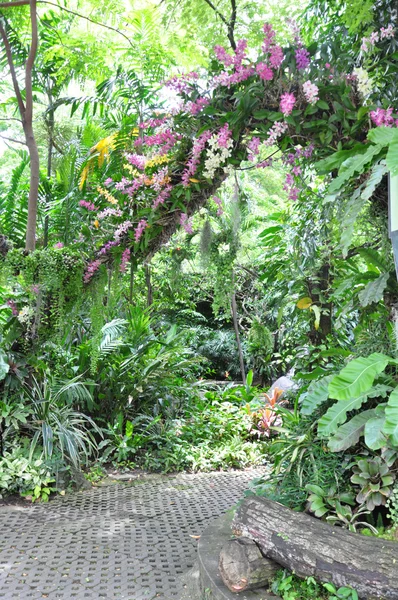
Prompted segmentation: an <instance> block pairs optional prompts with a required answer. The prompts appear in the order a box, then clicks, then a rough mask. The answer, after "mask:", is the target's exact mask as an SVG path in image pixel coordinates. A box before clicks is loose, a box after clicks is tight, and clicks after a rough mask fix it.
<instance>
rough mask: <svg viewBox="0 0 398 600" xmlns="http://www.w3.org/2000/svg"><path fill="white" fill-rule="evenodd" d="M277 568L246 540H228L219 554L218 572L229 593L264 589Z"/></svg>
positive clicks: (254, 544)
mask: <svg viewBox="0 0 398 600" xmlns="http://www.w3.org/2000/svg"><path fill="white" fill-rule="evenodd" d="M279 568H280V567H279V565H277V564H276V563H275V562H274V561H272V560H269V559H268V558H264V556H263V555H262V554H261V552H260V550H259V548H258V546H257V544H256V543H255V542H253V540H250V539H248V538H238V539H236V540H229V541H228V542H227V543H226V544H224V546H223V548H222V550H221V553H220V563H219V572H220V575H221V578H222V580H223V582H224V583H225V585H226V586H227V588H228V589H229V590H231V592H243V591H245V590H254V589H257V588H261V587H266V586H268V583H269V581H270V579H272V577H273V576H274V575H275V573H276V571H277V570H278V569H279Z"/></svg>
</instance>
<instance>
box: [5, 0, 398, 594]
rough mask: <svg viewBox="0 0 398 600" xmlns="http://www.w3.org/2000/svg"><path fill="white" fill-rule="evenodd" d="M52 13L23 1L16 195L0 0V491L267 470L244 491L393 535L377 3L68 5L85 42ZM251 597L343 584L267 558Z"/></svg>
mask: <svg viewBox="0 0 398 600" xmlns="http://www.w3.org/2000/svg"><path fill="white" fill-rule="evenodd" d="M27 3H28V2H27ZM196 4H198V6H196ZM202 4H203V5H202ZM278 4H280V3H278ZM199 5H200V6H199ZM55 6H56V5H55ZM55 6H53V5H52V8H51V9H49V7H48V6H47V3H46V2H44V0H42V2H38V7H37V15H38V16H39V20H38V39H39V41H40V45H39V49H38V51H37V55H36V56H35V61H34V64H33V67H32V73H31V76H32V81H33V84H34V85H33V87H34V90H33V91H34V93H32V95H31V101H32V103H33V105H34V110H35V113H34V114H35V115H36V119H35V120H34V122H33V124H32V127H33V132H34V138H35V144H36V147H37V148H36V149H37V154H38V157H39V159H40V164H41V167H40V169H39V173H38V178H39V183H38V189H37V196H36V200H37V201H38V204H37V207H36V208H35V206H34V203H33V204H32V189H33V188H32V173H33V174H34V164H33V162H32V147H31V146H30V145H29V144H30V142H29V143H28V141H26V143H27V145H28V150H29V152H28V153H27V152H26V151H25V150H21V145H22V144H24V140H23V139H22V137H21V131H19V127H20V123H18V120H20V119H19V118H20V116H21V114H19V113H18V110H19V111H20V110H21V107H20V106H19V108H18V97H17V96H18V93H17V91H18V89H20V90H21V89H22V90H23V93H24V94H25V96H26V102H27V103H28V99H29V89H27V90H25V89H24V88H23V86H24V78H23V75H24V72H25V71H24V69H25V70H26V58H27V56H30V55H31V49H32V39H33V37H31V36H32V35H33V33H34V32H33V29H32V28H31V25H32V23H33V20H32V15H31V13H30V12H29V10H28V7H26V6H16V7H12V8H10V7H7V6H5V4H3V3H0V23H1V31H2V32H3V34H2V39H3V45H4V48H3V50H4V49H7V48H8V47H9V49H10V51H11V53H12V62H11V63H10V59H9V55H8V54H7V52H5V53H3V54H2V57H1V62H0V69H2V72H3V73H4V75H7V76H5V77H4V78H3V79H2V81H1V83H0V91H1V93H2V97H1V102H0V111H1V117H0V118H1V121H0V130H1V133H0V140H1V139H2V140H3V142H2V144H3V145H2V146H0V153H1V155H0V173H1V181H0V228H1V229H0V455H1V458H0V463H1V472H0V492H1V493H2V494H6V493H13V494H15V493H19V494H22V495H25V496H28V497H31V498H32V499H33V500H34V501H37V500H47V499H48V498H49V497H50V495H51V494H52V493H54V492H56V491H57V490H58V491H60V490H63V489H64V488H65V486H67V485H68V482H70V481H73V480H75V481H76V482H77V481H78V480H79V471H80V470H81V469H84V470H85V471H88V474H87V477H88V478H89V479H90V480H91V481H95V480H96V479H97V478H99V477H101V474H102V473H103V472H105V469H106V468H107V465H109V464H112V465H117V466H118V467H119V468H125V469H132V468H137V467H139V468H143V469H147V470H157V471H162V472H169V471H173V470H182V469H187V470H211V469H222V468H228V467H233V468H239V467H246V466H248V465H261V464H263V463H267V464H268V469H267V476H266V477H264V478H261V479H259V480H256V481H255V482H254V483H253V485H252V488H251V491H250V493H258V494H266V495H267V496H269V497H270V498H273V499H275V500H277V501H279V502H282V503H283V504H286V505H287V506H289V507H291V508H294V509H296V510H307V511H308V512H310V513H312V514H313V515H314V516H315V517H317V518H322V519H325V520H326V521H328V522H329V523H330V524H331V525H333V526H341V527H345V528H347V529H348V530H350V531H352V532H357V533H361V534H364V535H383V536H385V537H387V538H389V539H395V535H396V534H395V531H396V527H397V526H398V499H397V498H398V492H397V482H396V481H397V480H396V471H397V464H398V395H397V389H398V388H397V361H398V358H397V331H398V329H397V327H398V325H397V319H398V284H397V276H396V271H395V264H394V256H393V253H392V249H391V242H390V239H389V223H388V217H389V209H388V188H389V178H391V177H395V176H396V175H397V174H398V134H397V126H398V106H397V101H398V92H397V77H396V75H397V61H398V23H397V21H398V15H397V9H396V6H395V3H393V2H391V1H390V0H376V1H372V0H369V1H368V0H367V1H366V2H359V1H358V0H350V2H347V3H345V4H344V5H341V3H339V2H330V1H324V0H311V2H310V3H309V4H308V6H307V7H306V8H305V10H304V9H303V10H304V12H303V13H302V14H299V13H300V10H299V9H300V7H299V6H293V11H294V12H296V13H297V17H298V18H297V21H292V20H290V21H289V20H288V21H287V22H285V20H284V17H285V12H286V9H285V5H282V4H280V10H279V12H278V11H276V12H277V13H278V14H276V13H275V14H273V16H272V15H271V17H272V18H270V17H269V16H268V17H267V18H268V21H267V22H266V23H265V24H264V21H265V17H264V19H263V18H262V15H265V14H268V15H269V13H270V8H272V3H270V2H266V1H264V2H262V3H260V5H258V6H257V4H256V5H254V4H253V3H251V4H250V3H249V5H247V6H246V5H245V6H243V5H240V3H239V4H238V6H237V7H236V4H235V2H231V4H230V3H229V2H227V0H225V1H224V0H220V2H219V3H217V5H213V4H212V3H209V2H206V1H205V0H203V3H195V7H193V6H192V3H189V2H185V1H184V2H182V3H181V2H179V3H174V2H171V1H168V2H165V3H162V4H161V6H160V7H157V8H156V10H155V7H153V6H152V5H150V4H149V3H148V4H145V7H143V8H142V10H140V11H137V12H131V14H129V15H128V16H127V17H126V18H125V16H124V5H123V7H120V6H119V5H118V4H117V3H115V4H114V5H112V6H109V8H107V9H106V10H107V12H106V13H104V14H103V16H101V10H102V7H99V6H97V5H96V3H95V2H91V1H90V2H89V1H88V0H87V1H86V2H84V3H83V7H86V8H87V9H88V8H90V9H91V12H90V15H91V17H90V19H91V27H94V28H95V31H97V30H98V31H101V34H99V36H96V35H94V34H90V35H88V36H86V35H85V30H84V31H83V29H82V24H81V22H82V16H81V14H80V13H79V14H80V16H79V14H76V13H77V12H78V11H75V10H72V12H70V11H69V12H67V11H65V10H64V8H65V7H64V8H62V7H59V10H58V9H56V8H55ZM234 7H235V8H236V12H234ZM31 8H32V2H31V3H30V9H31ZM231 11H232V12H231ZM271 12H272V11H271ZM87 13H88V11H87ZM84 16H86V15H83V17H84ZM282 17H283V18H282ZM101 19H102V20H101ZM260 19H261V21H260ZM203 23H206V24H207V26H206V27H203ZM220 23H221V24H222V29H221V33H220V27H219V24H220ZM188 26H189V27H191V32H192V35H191V36H187V35H185V30H186V28H187V27H188ZM109 27H110V29H109ZM107 28H108V29H107ZM113 36H116V37H117V38H118V40H119V42H120V43H119V42H117V43H116V42H115V41H114V39H113ZM241 36H243V37H241ZM67 39H68V41H69V43H68V44H65V43H64V42H65V41H66V40H67ZM211 40H212V41H215V42H216V44H217V45H216V46H215V47H214V48H211V45H210V41H211ZM7 44H8V45H7ZM72 47H78V48H79V50H80V54H81V55H80V57H79V56H78V55H77V53H74V52H72V53H71V52H70V49H71V48H72ZM10 65H13V66H14V69H15V73H16V78H17V80H18V86H15V85H13V83H12V80H11V79H10V78H9V77H8V73H9V69H10ZM192 67H193V68H194V69H195V70H192ZM27 87H28V88H29V86H27ZM22 114H23V112H22ZM25 129H26V128H25ZM25 129H24V131H25V133H26V130H25ZM26 140H27V138H26ZM32 211H33V212H32ZM32 214H33V216H34V225H35V230H36V234H35V236H34V237H33V242H34V243H33V246H32V236H31V233H32V231H31V225H32ZM29 236H30V237H29ZM29 240H30V241H29ZM283 375H288V376H289V377H290V378H291V379H292V380H293V381H294V387H292V388H290V389H289V391H288V392H286V393H285V394H282V393H281V391H280V390H278V389H277V388H275V387H274V388H272V391H271V392H269V391H268V392H267V393H266V391H267V390H269V388H270V386H271V384H272V383H273V382H274V381H275V380H276V379H277V378H278V377H280V376H283ZM90 469H91V470H90ZM102 469H104V471H102ZM274 591H275V592H277V593H279V594H281V595H282V597H283V598H286V599H289V600H290V599H294V598H307V597H308V598H309V597H311V598H315V597H319V598H350V597H351V598H353V599H354V598H355V597H356V596H355V594H356V592H355V591H354V590H349V589H346V588H341V589H332V588H331V587H325V586H323V587H322V586H321V585H320V584H318V583H317V582H315V581H313V580H311V579H309V580H306V581H298V580H297V579H296V578H295V577H293V576H292V575H290V574H287V573H280V574H279V575H278V576H277V578H276V580H275V583H274Z"/></svg>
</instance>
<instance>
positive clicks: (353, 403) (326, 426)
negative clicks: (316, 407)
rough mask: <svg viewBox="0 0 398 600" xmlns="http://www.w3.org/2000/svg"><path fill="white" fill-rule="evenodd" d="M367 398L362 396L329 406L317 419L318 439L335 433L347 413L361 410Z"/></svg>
mask: <svg viewBox="0 0 398 600" xmlns="http://www.w3.org/2000/svg"><path fill="white" fill-rule="evenodd" d="M367 399H368V396H367V395H366V394H364V395H363V396H359V398H351V400H340V401H339V402H336V403H335V404H333V406H331V407H330V408H329V409H328V410H327V411H326V413H325V414H324V415H323V417H321V418H320V419H319V422H318V434H319V436H320V437H328V436H330V435H332V434H333V433H335V432H336V431H337V428H338V426H339V425H340V424H341V423H344V421H345V420H346V419H347V413H349V412H350V411H352V410H357V409H358V408H361V406H362V404H363V403H364V402H366V401H367Z"/></svg>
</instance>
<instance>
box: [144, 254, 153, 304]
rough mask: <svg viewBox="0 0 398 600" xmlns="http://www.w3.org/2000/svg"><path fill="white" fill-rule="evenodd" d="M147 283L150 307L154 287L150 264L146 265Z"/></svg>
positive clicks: (147, 298)
mask: <svg viewBox="0 0 398 600" xmlns="http://www.w3.org/2000/svg"><path fill="white" fill-rule="evenodd" d="M145 283H146V305H147V307H148V308H149V307H150V306H152V304H153V288H152V279H151V269H150V266H149V265H147V264H146V265H145Z"/></svg>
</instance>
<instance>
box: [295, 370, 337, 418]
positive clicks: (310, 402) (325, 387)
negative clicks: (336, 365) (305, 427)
mask: <svg viewBox="0 0 398 600" xmlns="http://www.w3.org/2000/svg"><path fill="white" fill-rule="evenodd" d="M333 377H334V375H328V376H327V377H323V378H322V379H318V381H313V382H312V383H311V384H310V386H309V387H308V390H307V392H306V393H305V394H304V398H303V403H302V405H301V413H302V414H303V415H312V413H313V412H314V410H315V409H316V408H318V406H320V405H321V404H323V402H326V400H327V399H328V398H329V383H330V382H331V380H332V379H333Z"/></svg>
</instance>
